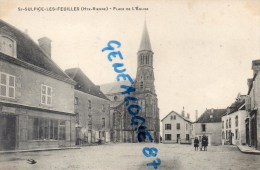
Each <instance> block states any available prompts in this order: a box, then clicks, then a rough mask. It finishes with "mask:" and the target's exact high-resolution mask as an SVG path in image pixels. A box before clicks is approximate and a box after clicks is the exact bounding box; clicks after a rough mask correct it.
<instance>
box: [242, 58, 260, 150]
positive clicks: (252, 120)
mask: <svg viewBox="0 0 260 170" xmlns="http://www.w3.org/2000/svg"><path fill="white" fill-rule="evenodd" d="M252 70H253V78H252V79H248V87H249V89H248V93H247V98H246V111H247V112H248V115H247V118H246V120H245V124H246V127H245V128H246V143H247V144H248V145H249V146H252V147H255V148H256V149H257V150H260V130H259V127H260V112H259V107H260V75H259V71H260V60H254V61H252Z"/></svg>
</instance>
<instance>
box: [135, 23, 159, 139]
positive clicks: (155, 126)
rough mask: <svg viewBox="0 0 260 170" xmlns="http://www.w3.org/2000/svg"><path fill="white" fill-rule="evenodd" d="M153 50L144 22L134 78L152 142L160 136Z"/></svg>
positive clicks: (137, 95)
mask: <svg viewBox="0 0 260 170" xmlns="http://www.w3.org/2000/svg"><path fill="white" fill-rule="evenodd" d="M153 54H154V53H153V51H152V47H151V42H150V38H149V34H148V30H147V25H146V22H145V23H144V28H143V33H142V39H141V44H140V47H139V50H138V52H137V73H136V79H135V88H136V93H135V95H136V97H137V98H138V102H139V105H140V106H141V107H142V110H141V112H142V113H141V115H142V116H143V117H144V118H145V121H146V122H145V125H146V127H147V129H148V131H149V132H150V134H151V135H153V139H154V142H159V138H160V118H159V108H158V100H157V95H156V92H155V86H154V80H155V79H154V72H153Z"/></svg>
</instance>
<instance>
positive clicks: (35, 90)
mask: <svg viewBox="0 0 260 170" xmlns="http://www.w3.org/2000/svg"><path fill="white" fill-rule="evenodd" d="M74 85H75V82H74V81H73V80H71V79H70V78H69V77H68V76H67V75H66V74H65V73H64V72H63V71H62V70H61V69H60V68H59V67H58V66H57V65H56V64H55V63H54V61H53V60H52V59H51V40H49V39H48V38H46V37H44V38H41V39H39V45H37V44H36V43H34V41H33V40H31V38H30V37H29V36H28V35H27V34H25V33H23V32H21V31H19V30H18V29H16V28H15V27H13V26H11V25H9V24H7V23H6V22H4V21H2V20H0V150H14V149H16V150H22V149H36V148H56V147H60V146H72V145H75V123H74V122H75V114H74V102H73V100H74Z"/></svg>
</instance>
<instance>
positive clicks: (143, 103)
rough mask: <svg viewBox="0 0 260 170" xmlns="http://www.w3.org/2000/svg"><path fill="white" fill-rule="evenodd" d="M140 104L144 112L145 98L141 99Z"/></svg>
mask: <svg viewBox="0 0 260 170" xmlns="http://www.w3.org/2000/svg"><path fill="white" fill-rule="evenodd" d="M141 106H142V110H143V113H145V100H142V104H141Z"/></svg>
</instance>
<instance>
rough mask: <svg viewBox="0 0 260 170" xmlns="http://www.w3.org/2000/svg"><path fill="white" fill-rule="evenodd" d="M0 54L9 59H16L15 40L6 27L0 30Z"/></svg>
mask: <svg viewBox="0 0 260 170" xmlns="http://www.w3.org/2000/svg"><path fill="white" fill-rule="evenodd" d="M0 52H1V53H4V54H6V55H8V56H11V57H15V58H16V57H17V54H16V40H15V38H14V36H13V35H12V33H11V32H9V31H8V29H7V28H6V27H2V28H0Z"/></svg>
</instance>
